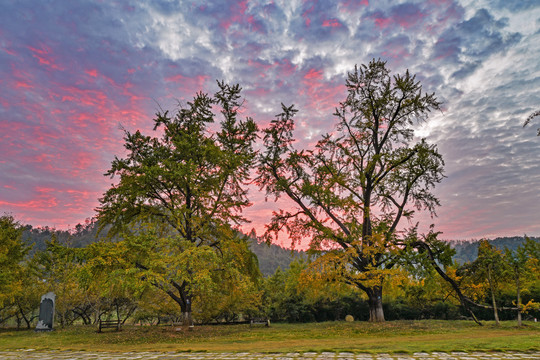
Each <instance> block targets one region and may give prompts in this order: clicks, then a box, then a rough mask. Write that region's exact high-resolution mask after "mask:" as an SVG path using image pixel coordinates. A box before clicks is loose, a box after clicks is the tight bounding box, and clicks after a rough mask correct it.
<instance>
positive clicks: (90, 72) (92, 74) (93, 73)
mask: <svg viewBox="0 0 540 360" xmlns="http://www.w3.org/2000/svg"><path fill="white" fill-rule="evenodd" d="M85 73H87V74H88V75H90V76H92V77H97V76H98V72H97V70H96V69H92V70H86V71H85Z"/></svg>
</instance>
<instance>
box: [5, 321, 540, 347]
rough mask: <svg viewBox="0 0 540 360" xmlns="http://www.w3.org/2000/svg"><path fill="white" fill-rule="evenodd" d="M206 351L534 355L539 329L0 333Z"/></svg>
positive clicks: (14, 343) (339, 326)
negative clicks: (520, 352) (522, 352)
mask: <svg viewBox="0 0 540 360" xmlns="http://www.w3.org/2000/svg"><path fill="white" fill-rule="evenodd" d="M10 349H36V350H77V351H84V350H86V351H150V350H152V351H209V352H293V351H299V352H307V351H315V352H323V351H351V352H373V353H382V352H385V353H386V352H390V353H392V352H397V353H401V352H403V353H411V352H419V351H425V352H433V351H529V350H540V324H538V323H526V325H525V326H523V327H521V328H517V327H516V326H515V322H504V323H503V324H502V326H500V327H496V326H495V325H494V324H493V323H489V322H487V323H485V326H482V327H480V326H478V325H476V324H475V323H473V322H470V321H439V320H426V321H389V322H386V323H382V324H371V323H365V322H354V323H346V322H324V323H309V324H272V326H271V327H270V328H266V327H262V326H261V327H254V328H250V327H249V325H231V326H198V327H195V329H194V330H192V331H187V330H186V331H174V329H173V328H171V327H170V326H160V327H155V326H154V327H150V326H145V327H140V326H126V327H124V328H123V330H122V331H120V332H106V333H102V334H98V333H96V328H95V327H89V326H73V327H70V328H66V329H57V330H55V331H53V332H48V333H35V332H34V331H32V330H0V350H10Z"/></svg>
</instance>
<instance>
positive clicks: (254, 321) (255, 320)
mask: <svg viewBox="0 0 540 360" xmlns="http://www.w3.org/2000/svg"><path fill="white" fill-rule="evenodd" d="M256 324H261V325H264V326H266V327H270V319H267V318H253V319H251V321H250V322H249V326H253V325H256Z"/></svg>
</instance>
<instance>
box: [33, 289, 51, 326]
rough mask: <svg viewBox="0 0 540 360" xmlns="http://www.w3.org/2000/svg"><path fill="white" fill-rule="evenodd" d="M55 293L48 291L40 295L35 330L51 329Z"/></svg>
mask: <svg viewBox="0 0 540 360" xmlns="http://www.w3.org/2000/svg"><path fill="white" fill-rule="evenodd" d="M55 300H56V295H55V294H54V293H53V292H48V293H46V294H45V295H43V296H42V297H41V303H40V305H39V321H38V323H37V326H36V331H51V330H53V323H54V303H55Z"/></svg>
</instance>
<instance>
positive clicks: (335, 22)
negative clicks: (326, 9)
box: [322, 19, 343, 28]
mask: <svg viewBox="0 0 540 360" xmlns="http://www.w3.org/2000/svg"><path fill="white" fill-rule="evenodd" d="M322 26H324V27H333V28H335V27H342V26H343V25H342V24H341V22H339V20H338V19H327V20H323V24H322Z"/></svg>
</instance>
